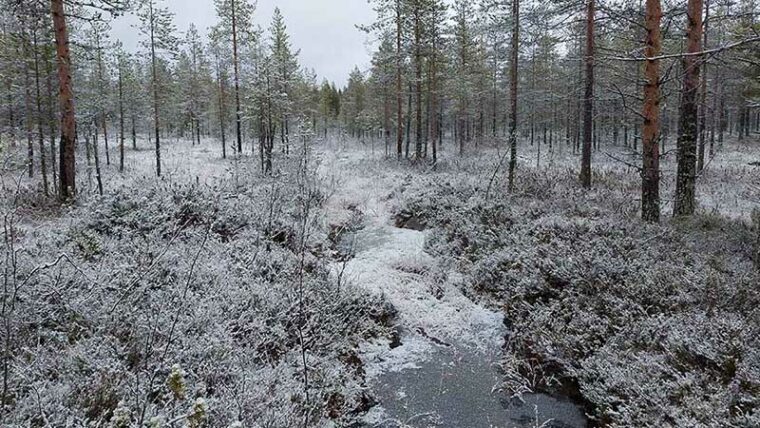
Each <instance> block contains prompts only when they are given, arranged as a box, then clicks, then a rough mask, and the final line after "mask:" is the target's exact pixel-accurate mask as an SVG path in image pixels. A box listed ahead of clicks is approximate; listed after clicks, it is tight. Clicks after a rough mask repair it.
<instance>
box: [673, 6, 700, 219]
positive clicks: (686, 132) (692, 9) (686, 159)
mask: <svg viewBox="0 0 760 428" xmlns="http://www.w3.org/2000/svg"><path fill="white" fill-rule="evenodd" d="M687 19H688V24H687V25H688V27H687V32H686V34H687V39H688V43H687V48H686V51H687V53H688V54H689V55H686V56H684V58H683V69H684V80H683V94H682V97H681V119H680V124H679V128H680V129H679V136H678V173H677V176H676V197H675V206H674V209H673V214H674V216H676V217H679V216H691V215H693V214H694V212H695V210H696V196H695V181H696V167H697V165H696V161H697V153H696V149H697V147H696V143H697V120H698V108H697V106H698V104H697V95H698V93H699V72H700V68H699V66H700V61H702V58H701V57H700V56H699V55H697V54H698V53H699V52H700V51H701V50H702V0H689V4H688V8H687Z"/></svg>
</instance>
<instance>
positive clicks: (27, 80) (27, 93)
mask: <svg viewBox="0 0 760 428" xmlns="http://www.w3.org/2000/svg"><path fill="white" fill-rule="evenodd" d="M21 43H23V46H24V52H23V55H24V63H23V67H24V116H25V117H24V122H25V125H24V127H25V128H26V147H27V150H26V151H27V173H28V174H29V178H31V177H34V136H33V135H32V134H33V127H34V125H33V123H32V121H33V119H34V115H33V114H32V88H31V86H32V83H31V76H30V75H29V64H28V63H27V61H28V60H29V57H30V55H31V53H30V52H29V50H30V47H29V44H30V41H29V40H28V39H27V38H26V37H24V38H23V39H22V41H21Z"/></svg>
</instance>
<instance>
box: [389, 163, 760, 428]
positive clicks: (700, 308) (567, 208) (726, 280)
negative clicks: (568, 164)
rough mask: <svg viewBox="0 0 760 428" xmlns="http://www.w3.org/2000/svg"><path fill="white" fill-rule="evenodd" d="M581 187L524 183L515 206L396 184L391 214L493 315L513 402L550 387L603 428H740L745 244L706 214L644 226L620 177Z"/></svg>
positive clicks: (747, 340) (753, 285)
mask: <svg viewBox="0 0 760 428" xmlns="http://www.w3.org/2000/svg"><path fill="white" fill-rule="evenodd" d="M468 174H470V172H468ZM596 178H597V180H596V183H597V184H596V188H595V190H594V191H592V192H585V191H582V190H581V189H579V188H578V187H576V185H575V184H574V183H575V177H574V174H567V173H566V172H564V171H558V170H556V169H554V170H552V169H550V170H547V171H543V172H541V173H534V172H526V173H524V174H522V175H521V176H520V182H519V185H518V186H517V188H518V189H519V193H518V194H516V195H513V196H509V195H506V194H505V193H504V192H503V191H500V190H497V191H492V192H491V194H490V196H489V199H485V194H486V191H485V186H484V185H483V183H482V180H481V182H477V181H472V180H469V181H468V180H467V179H462V178H460V179H458V180H455V179H452V176H451V175H450V174H449V173H447V172H444V173H440V174H434V175H431V176H429V177H423V178H420V179H419V180H418V181H417V182H414V183H411V184H409V185H407V186H406V188H405V191H404V192H403V194H404V196H403V198H402V199H403V202H402V203H401V206H399V207H398V209H399V212H406V213H414V215H415V216H417V217H419V218H421V219H424V220H425V222H426V224H427V225H428V227H431V228H433V231H432V233H431V236H430V238H429V239H428V242H427V246H428V249H429V251H431V252H433V253H435V254H437V255H439V256H441V257H451V258H452V260H453V261H454V262H456V263H457V266H459V268H460V269H461V270H462V271H463V272H464V273H466V274H467V277H469V280H468V281H464V287H465V290H464V291H465V292H466V293H467V294H468V295H469V296H471V297H472V298H474V299H483V300H486V301H489V302H491V303H493V304H494V305H498V307H501V308H504V310H505V312H506V317H507V319H508V321H509V322H510V324H511V333H510V336H509V338H508V340H507V346H506V348H505V352H506V356H505V363H504V368H505V374H506V385H507V386H508V387H509V388H511V389H512V390H513V391H515V392H524V391H528V390H535V389H537V388H538V389H550V390H551V389H554V388H556V387H557V385H556V382H555V381H560V382H562V383H563V384H564V390H565V392H568V388H569V389H574V388H577V390H576V391H569V392H570V393H580V395H581V396H582V397H583V399H584V400H586V401H587V402H588V404H589V405H590V406H592V407H593V409H594V410H593V412H594V416H595V417H596V418H598V420H599V421H600V422H602V423H604V424H607V425H609V426H619V427H631V426H658V427H666V426H670V427H682V426H695V427H696V426H754V425H753V423H754V424H756V421H757V418H758V416H757V415H758V412H759V410H758V409H760V353H758V351H757V349H760V334H758V333H760V312H758V311H759V310H760V309H758V308H760V288H758V286H757V284H759V283H760V277H759V276H758V275H757V274H756V273H753V269H752V264H751V260H752V257H753V254H752V250H751V248H752V245H753V243H754V241H755V239H756V236H755V235H754V231H752V230H751V229H750V228H749V227H747V225H746V224H745V223H743V222H742V221H734V220H729V219H726V218H725V217H722V216H720V215H716V214H714V213H704V214H700V215H699V216H697V217H696V218H695V219H694V220H693V221H686V222H667V221H666V222H665V223H664V224H663V225H662V226H652V225H645V224H643V223H641V222H640V221H639V220H638V219H637V214H638V207H637V202H636V201H635V199H634V197H633V195H634V194H635V192H636V185H635V183H634V184H633V185H632V184H631V179H630V178H629V177H626V176H625V175H624V174H621V173H615V172H614V171H613V172H603V173H601V174H599V175H598V176H597V177H596ZM454 183H456V184H454ZM573 385H575V387H573Z"/></svg>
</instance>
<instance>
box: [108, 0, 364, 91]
mask: <svg viewBox="0 0 760 428" xmlns="http://www.w3.org/2000/svg"><path fill="white" fill-rule="evenodd" d="M252 3H253V2H252ZM164 4H165V5H166V6H167V7H168V8H169V9H170V10H171V11H172V12H174V14H175V24H176V26H177V30H179V31H182V32H184V31H186V30H187V28H188V26H189V25H190V24H191V23H194V24H195V25H196V26H197V27H198V29H199V30H200V31H202V32H203V34H206V29H207V28H208V27H210V26H212V25H214V24H215V23H216V20H217V17H216V11H215V10H214V2H213V0H164ZM278 6H279V8H280V10H281V11H282V14H283V15H284V16H285V22H286V24H287V26H288V32H289V33H290V37H291V41H292V43H293V46H294V48H295V49H300V50H301V54H300V56H299V60H300V63H301V65H302V66H304V67H308V68H313V69H315V70H316V72H317V75H318V76H319V78H320V80H321V78H327V79H328V80H331V81H334V82H335V83H336V84H338V85H343V84H345V83H346V81H347V80H348V74H349V73H350V72H351V70H352V69H353V68H354V66H355V65H358V66H359V68H361V69H362V70H366V69H367V68H368V67H369V63H370V52H369V49H368V47H367V40H368V37H367V35H365V34H364V33H362V32H360V31H359V30H357V29H356V24H368V23H370V22H372V21H373V19H374V12H373V11H372V7H371V5H370V4H368V3H367V0H258V6H257V8H256V12H255V16H254V21H255V23H256V24H259V25H261V26H262V28H264V29H268V28H269V23H270V22H271V19H272V13H273V11H274V8H275V7H278ZM136 22H137V19H136V18H135V17H134V16H125V17H121V18H118V19H117V20H116V21H115V22H114V23H113V24H112V25H113V29H114V31H113V32H114V36H115V37H117V38H118V39H120V40H122V42H124V45H125V47H127V48H129V49H132V50H134V49H136V48H137V43H138V35H137V30H136V29H135V28H133V25H134V24H135V23H136Z"/></svg>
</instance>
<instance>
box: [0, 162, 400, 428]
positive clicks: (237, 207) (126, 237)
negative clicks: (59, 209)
mask: <svg viewBox="0 0 760 428" xmlns="http://www.w3.org/2000/svg"><path fill="white" fill-rule="evenodd" d="M293 163H294V165H289V166H288V168H293V167H295V163H296V162H295V160H294V161H293ZM293 176H294V175H293V174H285V175H283V176H282V177H278V178H269V177H263V176H251V177H248V181H249V182H250V183H255V184H252V185H249V186H246V187H245V188H242V187H240V186H237V185H234V184H233V183H221V184H217V185H214V186H204V185H197V184H170V183H168V182H164V181H158V182H157V181H153V180H144V181H138V182H137V183H135V185H131V186H123V187H122V188H120V189H118V190H116V191H114V192H113V193H109V194H107V195H106V196H104V197H103V198H92V199H90V200H87V199H83V201H82V202H81V203H80V205H78V206H72V207H71V208H69V210H68V212H66V213H64V215H63V216H62V217H61V218H56V217H50V218H48V219H46V220H44V221H38V222H34V223H28V222H27V221H26V220H27V219H24V218H21V219H17V221H18V224H17V225H16V228H15V229H14V230H17V232H18V233H17V234H16V235H15V236H16V239H15V241H14V242H15V246H16V248H17V249H19V248H20V249H21V250H22V251H19V252H18V259H17V262H18V263H17V265H18V269H17V272H15V274H12V276H13V278H9V279H10V280H11V281H15V282H16V283H18V284H22V283H23V284H24V286H23V287H21V288H20V290H19V294H18V296H17V300H16V310H15V312H14V313H13V314H11V315H8V316H10V317H12V318H11V319H10V320H11V323H10V325H11V326H12V331H11V335H10V337H11V340H10V343H11V344H12V346H11V349H10V354H11V355H12V361H11V370H10V374H9V379H10V385H11V390H10V392H9V394H8V397H9V398H7V399H6V405H7V406H8V407H9V412H8V413H6V414H8V415H9V416H8V418H7V419H6V421H5V422H7V423H9V424H11V425H18V426H27V425H35V424H36V425H47V424H49V425H52V426H63V425H69V426H71V425H72V424H73V425H75V426H87V425H92V426H95V425H97V426H119V427H127V426H129V427H134V426H147V425H150V426H159V425H160V426H165V425H164V424H167V423H168V422H169V421H175V425H177V426H179V425H188V426H198V427H200V426H228V425H231V424H233V423H240V424H242V425H243V426H267V427H291V426H301V425H302V424H303V420H304V414H305V413H307V412H308V414H309V415H310V417H309V422H310V424H311V425H321V424H324V423H325V421H326V420H328V419H335V420H337V421H348V420H350V418H351V417H352V415H353V414H355V413H356V412H357V411H359V410H360V409H362V408H363V406H366V403H367V401H368V397H367V395H366V391H365V387H364V385H363V382H364V380H363V369H362V367H361V361H360V360H359V361H357V359H356V358H355V354H354V353H353V352H354V351H353V350H354V349H355V345H356V343H357V342H359V341H361V340H364V339H365V338H368V337H375V336H381V335H388V334H390V332H389V330H390V329H389V327H388V324H389V323H390V321H391V320H389V319H388V316H386V315H387V313H388V312H389V311H388V309H387V306H386V303H385V302H384V301H383V300H382V298H380V297H368V296H365V295H362V294H361V293H358V292H357V291H356V290H355V289H354V288H352V287H350V286H347V285H345V284H343V285H342V286H340V287H339V286H338V284H336V283H335V282H334V281H333V280H332V279H331V278H330V277H329V275H328V269H327V267H326V265H325V263H326V262H327V260H324V259H323V258H321V257H322V255H323V252H324V251H323V249H324V248H325V247H328V246H329V245H330V244H329V240H328V232H329V231H328V230H327V228H322V227H321V225H320V222H319V221H317V219H318V218H319V216H320V215H321V214H320V209H321V208H320V204H321V202H322V198H323V197H324V196H323V195H322V194H321V192H320V191H316V192H312V193H311V197H312V198H313V199H312V200H311V201H310V202H309V203H310V204H312V209H313V212H312V221H311V222H308V227H309V233H308V235H307V236H306V237H305V239H304V240H303V242H304V246H303V249H304V253H303V254H301V242H302V240H301V233H302V230H301V226H302V224H303V223H302V222H301V221H300V220H301V217H300V216H301V215H302V212H301V211H299V207H302V206H303V204H304V201H303V199H302V194H303V192H302V189H300V188H299V186H300V185H301V183H303V181H301V182H299V181H298V180H296V179H294V178H293ZM309 185H318V183H311V184H309ZM317 190H318V189H317ZM5 202H7V201H5ZM4 206H7V205H4ZM281 232H282V233H284V234H285V235H286V236H287V238H286V239H281V238H282V236H281ZM6 245H7V243H6ZM302 257H303V269H301V260H302ZM301 277H303V288H302V289H303V293H300V290H301V287H300V284H301ZM301 303H302V305H301ZM301 307H302V308H303V310H301ZM302 338H303V340H302ZM302 345H303V346H302ZM302 348H305V352H304V353H303V354H302ZM304 357H305V358H306V360H307V367H308V370H307V373H308V377H309V384H310V388H309V396H310V397H309V398H310V399H309V402H308V403H307V402H306V400H305V396H306V394H305V391H304V379H303V377H304V374H303V360H302V359H303V358H304ZM338 396H340V397H341V399H340V400H336V398H335V397H338ZM198 400H200V401H198ZM178 418H180V419H178ZM151 421H153V422H151ZM162 421H163V422H162Z"/></svg>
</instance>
